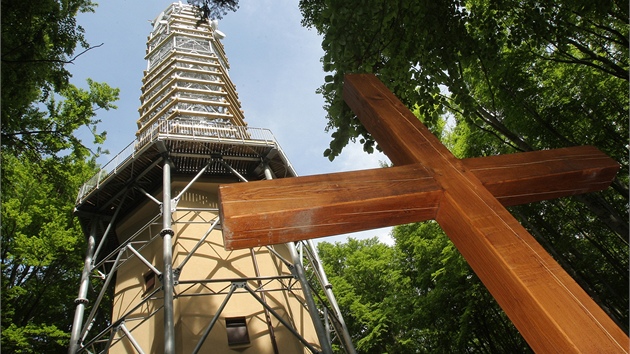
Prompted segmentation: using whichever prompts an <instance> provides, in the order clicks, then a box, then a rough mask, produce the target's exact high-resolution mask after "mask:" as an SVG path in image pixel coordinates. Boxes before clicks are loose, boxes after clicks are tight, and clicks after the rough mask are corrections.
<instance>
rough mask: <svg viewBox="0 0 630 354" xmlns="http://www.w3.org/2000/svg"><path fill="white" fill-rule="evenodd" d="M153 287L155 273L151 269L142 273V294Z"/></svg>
mask: <svg viewBox="0 0 630 354" xmlns="http://www.w3.org/2000/svg"><path fill="white" fill-rule="evenodd" d="M154 288H155V273H154V272H153V271H152V270H149V271H148V272H146V273H144V294H145V295H146V294H147V293H148V292H150V291H151V290H153V289H154Z"/></svg>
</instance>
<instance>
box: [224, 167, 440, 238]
mask: <svg viewBox="0 0 630 354" xmlns="http://www.w3.org/2000/svg"><path fill="white" fill-rule="evenodd" d="M385 172H386V173H385ZM441 195H442V191H441V189H440V188H438V186H437V185H436V184H435V182H434V180H433V178H432V177H431V176H430V175H429V174H428V172H427V171H426V169H424V168H423V167H422V166H421V165H408V166H401V167H394V168H387V169H382V168H379V169H373V170H365V171H358V172H344V173H335V174H328V175H315V176H306V177H298V178H283V179H277V180H273V181H256V182H249V183H240V184H225V185H221V186H220V188H219V200H220V203H221V220H222V228H223V238H224V241H225V247H226V248H227V249H238V248H246V247H256V246H260V245H267V244H277V243H285V242H291V241H298V240H304V239H308V238H314V237H321V236H322V235H336V234H343V233H349V232H355V231H360V230H368V229H373V228H377V227H385V226H392V225H399V224H404V223H410V222H414V221H418V220H429V219H433V218H435V215H436V212H437V208H438V205H439V200H440V198H441Z"/></svg>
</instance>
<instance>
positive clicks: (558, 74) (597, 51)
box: [300, 0, 630, 336]
mask: <svg viewBox="0 0 630 354" xmlns="http://www.w3.org/2000/svg"><path fill="white" fill-rule="evenodd" d="M628 7H629V5H628V3H627V2H622V1H615V0H601V1H586V0H578V1H574V0H571V1H563V0H561V1H555V2H553V3H549V4H547V3H541V2H538V1H513V0H503V1H487V0H459V1H429V0H420V1H417V0H396V1H376V0H361V1H336V0H301V1H300V8H301V11H302V13H303V15H304V19H303V24H304V25H305V26H308V27H312V28H315V29H317V31H318V32H319V33H321V34H322V35H323V41H322V47H323V49H324V51H325V53H324V56H323V58H322V63H323V68H324V71H326V72H327V75H326V77H325V78H324V84H323V85H322V86H321V87H320V88H319V92H320V93H321V94H322V95H323V96H324V98H325V100H326V109H327V113H328V116H327V118H328V120H329V123H328V127H327V128H328V130H329V131H331V132H332V141H331V143H330V148H329V149H327V150H326V151H325V152H324V155H325V156H328V157H329V158H330V159H334V158H335V157H336V156H337V155H338V154H339V153H340V152H341V151H342V149H343V148H344V146H345V145H346V144H347V143H348V142H349V141H351V140H352V141H354V140H359V141H360V142H361V143H362V144H363V145H364V150H366V151H367V152H371V151H373V149H374V148H375V145H376V144H375V142H374V141H373V139H372V138H371V137H370V135H369V134H368V133H367V131H366V130H365V129H364V128H363V127H362V126H361V125H360V123H359V121H358V119H357V118H356V117H355V116H354V114H353V113H352V112H351V111H350V110H349V108H348V107H347V106H346V105H345V104H344V103H343V100H342V98H341V93H342V85H343V76H344V74H346V73H357V72H359V73H375V74H376V75H378V77H379V78H380V79H381V81H383V82H384V83H385V84H386V85H387V86H388V87H389V88H390V89H391V90H392V92H393V93H394V94H395V95H396V96H397V97H399V98H400V99H401V100H402V101H403V103H405V104H406V105H407V106H408V107H410V108H412V109H413V110H414V112H415V113H416V114H417V115H418V116H419V118H420V119H422V120H423V121H424V122H425V124H427V125H428V126H429V128H430V129H431V130H432V131H433V132H434V133H436V134H437V135H439V137H440V138H441V139H442V140H443V141H444V142H445V143H446V144H447V145H448V146H449V148H450V149H451V150H452V151H453V152H454V153H455V154H456V155H457V156H458V157H460V158H464V157H473V156H486V155H494V154H504V153H513V152H519V151H531V150H542V149H550V148H560V147H568V146H575V145H594V146H596V147H598V148H599V149H600V150H602V151H604V152H605V153H607V154H608V155H609V156H611V157H613V158H614V159H615V160H616V161H618V162H619V164H620V165H621V169H620V172H619V173H618V175H617V178H616V179H615V180H614V181H613V183H612V187H611V188H609V189H607V190H606V191H603V192H601V193H590V194H588V195H581V196H575V197H571V198H563V199H561V200H553V201H545V202H540V203H535V204H532V205H525V206H518V207H514V208H511V212H512V213H513V214H514V215H515V216H516V217H517V218H518V219H519V220H520V221H521V223H523V224H524V225H525V226H526V227H527V228H528V230H529V231H530V232H531V233H532V235H534V236H535V237H536V239H537V240H538V241H539V242H540V243H541V244H542V245H543V246H544V247H545V248H546V249H547V250H548V251H549V252H550V253H551V254H552V255H553V256H554V258H556V260H558V262H559V263H560V264H561V265H562V266H563V267H564V269H566V270H567V272H569V274H571V275H572V276H573V277H574V279H575V280H576V281H577V282H578V283H579V284H580V285H581V286H582V287H583V288H584V289H585V290H586V291H587V292H588V293H589V294H590V295H591V296H592V297H593V298H595V299H596V301H597V302H598V303H599V304H600V305H601V306H602V308H603V309H604V310H605V311H607V312H608V313H609V315H610V316H611V317H612V318H613V319H614V320H615V321H616V322H617V323H618V324H619V325H620V326H621V327H622V328H623V329H625V330H626V331H627V330H628V322H629V317H628V303H629V298H628V293H629V286H628V284H629V279H628V266H629V264H628V259H629V254H628V235H629V234H630V233H629V231H628V208H627V205H628V200H629V199H628V170H629V166H628V131H629V126H628V115H629V105H628V91H627V88H628V79H629V75H628V66H629V65H628V60H629V59H628V58H629V51H628V36H629V26H628ZM445 122H446V123H447V124H446V126H445V125H444V123H445ZM401 230H405V229H404V228H402V229H401ZM407 231H409V232H411V230H407ZM397 232H399V231H397ZM420 235H424V233H422V234H418V236H416V237H420ZM418 244H420V243H418ZM469 275H470V276H472V273H471V274H469ZM452 295H454V294H452ZM462 301H464V299H462ZM466 301H468V300H466ZM423 306H429V305H428V304H423ZM459 306H465V305H463V304H460V305H459ZM410 325H411V324H410ZM418 328H420V327H418ZM461 335H462V336H465V333H463V332H462V334H461Z"/></svg>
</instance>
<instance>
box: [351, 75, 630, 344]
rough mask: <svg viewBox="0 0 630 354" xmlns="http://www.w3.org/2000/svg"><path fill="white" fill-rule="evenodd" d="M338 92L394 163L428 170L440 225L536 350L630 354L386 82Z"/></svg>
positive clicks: (358, 82)
mask: <svg viewBox="0 0 630 354" xmlns="http://www.w3.org/2000/svg"><path fill="white" fill-rule="evenodd" d="M343 95H344V99H345V100H346V103H348V105H349V106H350V107H351V108H352V110H353V111H354V112H355V113H356V114H357V116H358V117H359V119H360V120H361V122H362V123H363V125H364V126H365V127H366V129H367V130H368V131H370V133H371V134H372V136H373V137H374V138H375V140H376V141H377V142H378V143H379V146H381V147H382V148H383V150H384V152H385V153H386V154H387V155H388V157H389V158H390V159H391V161H392V162H393V163H394V164H395V165H407V164H415V163H421V164H422V165H423V166H424V167H425V168H426V169H427V170H428V171H429V172H430V173H431V174H432V175H433V177H434V179H435V181H436V183H437V184H438V185H439V186H440V187H441V188H442V189H443V191H444V192H443V197H442V200H441V201H440V206H439V208H438V210H437V215H436V220H437V222H438V223H439V224H440V226H441V227H442V229H444V231H445V232H446V234H447V235H448V236H449V238H450V239H451V240H452V241H453V243H454V244H455V246H456V247H457V248H458V249H459V251H460V252H461V253H462V255H463V256H464V257H465V258H466V260H467V261H468V263H469V264H470V266H471V267H472V268H473V270H474V271H475V272H476V273H477V275H478V276H479V278H480V279H481V280H482V282H483V283H484V285H485V286H486V287H487V288H488V290H489V291H490V293H491V294H492V295H493V296H494V298H495V299H496V300H497V302H498V303H499V305H500V306H501V307H502V308H503V310H504V311H505V312H506V314H507V315H508V317H510V319H511V320H512V322H513V323H514V325H515V326H516V327H517V329H518V330H519V331H520V332H521V334H522V335H523V337H524V338H525V339H526V340H527V342H528V343H529V344H530V346H531V347H532V348H533V349H534V350H535V351H537V352H563V353H569V352H592V353H595V352H598V353H602V352H627V350H628V337H627V335H626V334H625V333H624V332H623V331H621V329H619V327H618V326H617V325H616V324H615V323H614V322H613V321H612V320H611V319H610V318H609V317H608V316H607V315H606V314H605V313H604V311H603V310H602V309H601V308H599V306H598V305H597V304H596V303H595V302H594V301H593V300H592V299H591V298H590V297H589V296H588V295H587V294H586V292H584V290H583V289H582V288H581V287H580V286H579V285H577V283H576V282H575V281H574V280H573V279H572V278H571V277H570V276H569V275H568V274H567V273H566V272H565V271H564V270H563V269H562V268H561V267H560V266H559V265H558V264H557V262H555V260H553V258H551V256H550V255H549V254H548V253H547V252H546V251H545V250H544V249H543V248H542V247H541V246H540V245H539V244H538V243H537V242H536V241H535V240H534V238H533V237H532V236H531V235H530V234H529V233H528V232H527V231H526V230H525V229H524V228H523V227H522V226H521V225H520V224H519V223H518V221H517V220H516V219H514V217H513V216H512V215H511V214H510V213H509V212H508V211H507V210H506V209H505V208H504V207H503V206H502V205H501V203H499V201H497V199H496V198H495V197H494V196H493V195H492V194H491V193H490V192H489V191H488V190H487V189H486V188H485V187H484V186H483V184H482V183H481V182H480V180H479V179H478V178H477V177H475V175H474V174H473V173H472V172H471V171H470V170H469V169H468V168H466V167H465V166H464V164H463V163H462V162H461V161H460V160H458V159H457V158H455V157H454V156H453V155H452V154H451V153H450V151H448V149H447V148H446V147H445V146H444V145H442V144H441V143H440V141H439V140H438V139H437V138H436V137H435V136H433V135H432V134H431V132H430V131H429V130H428V129H427V128H426V127H425V126H424V125H423V124H422V123H421V122H420V121H419V120H418V119H417V118H416V117H415V116H414V115H413V114H412V113H411V112H410V111H409V110H408V109H407V108H406V107H405V106H404V105H403V104H402V102H400V101H399V100H398V99H397V98H396V97H395V96H394V95H393V94H392V93H391V92H390V91H389V90H388V89H387V88H386V87H385V85H383V84H382V83H381V82H380V81H379V80H378V79H376V77H374V76H372V75H347V76H346V81H345V84H344V94H343Z"/></svg>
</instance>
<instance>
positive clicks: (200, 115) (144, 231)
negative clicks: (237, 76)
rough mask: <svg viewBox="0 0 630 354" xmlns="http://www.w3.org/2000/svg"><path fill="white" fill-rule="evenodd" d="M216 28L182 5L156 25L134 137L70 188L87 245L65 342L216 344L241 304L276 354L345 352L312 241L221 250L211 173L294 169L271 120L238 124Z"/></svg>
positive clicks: (230, 176) (273, 173) (257, 175)
mask: <svg viewBox="0 0 630 354" xmlns="http://www.w3.org/2000/svg"><path fill="white" fill-rule="evenodd" d="M222 36H223V34H222V33H220V32H219V31H218V30H217V28H216V23H213V24H200V25H198V23H197V17H196V14H195V12H194V9H193V8H192V7H190V6H188V5H183V4H181V3H174V4H172V5H170V6H169V7H168V8H167V9H166V10H165V11H164V12H163V13H161V14H160V15H159V16H158V17H157V18H156V20H155V21H154V23H153V30H152V32H151V35H150V36H149V39H148V42H147V55H146V60H147V63H148V67H147V71H146V72H145V77H144V79H143V86H142V96H141V102H142V105H141V107H140V109H139V112H140V119H139V120H138V122H137V123H138V133H137V137H136V139H135V140H134V141H133V142H132V143H131V144H129V145H128V146H127V147H126V148H125V149H124V150H123V151H122V152H121V153H120V154H118V155H116V157H115V158H114V159H113V160H112V161H110V162H109V163H108V164H106V165H104V166H103V167H102V169H101V170H100V171H99V172H98V173H97V174H96V175H95V176H94V177H92V178H91V179H90V180H88V181H87V182H86V183H85V184H84V185H83V187H82V188H81V190H80V191H79V195H78V198H77V202H76V215H77V217H78V218H79V220H80V222H81V225H82V227H83V230H84V232H85V234H86V237H87V241H88V242H87V243H88V248H87V253H86V258H85V266H84V269H83V273H82V279H81V284H80V289H79V296H78V298H77V300H76V305H77V306H76V312H75V318H74V322H73V328H72V338H71V344H70V349H69V352H70V353H79V352H89V353H97V352H98V353H102V352H110V351H115V352H134V351H135V352H140V353H143V352H156V351H157V352H165V353H174V352H182V351H191V350H189V349H190V348H192V345H193V344H194V348H193V349H192V352H199V351H205V350H207V349H208V348H215V349H216V348H219V347H220V345H221V344H220V343H218V342H216V341H217V338H218V337H217V335H216V333H215V332H217V331H221V330H223V331H227V327H226V328H223V324H222V323H221V320H222V319H223V317H225V313H227V312H229V311H232V312H235V311H238V310H239V307H243V306H244V305H243V304H245V303H247V304H249V305H247V306H250V307H251V308H255V310H254V311H253V312H252V313H250V314H248V315H247V316H246V317H247V323H248V326H250V325H251V329H250V330H255V328H259V327H261V326H263V325H264V328H265V329H264V330H262V331H259V332H256V335H257V336H258V337H264V338H267V339H265V340H266V341H268V342H271V343H272V344H273V345H272V348H273V352H275V353H279V352H287V351H288V352H312V353H319V352H325V353H328V352H331V351H332V344H333V343H337V344H338V345H340V347H341V348H343V349H344V350H345V351H346V352H348V353H353V352H354V348H353V345H352V343H351V340H350V336H349V334H348V331H347V328H346V326H345V324H344V322H343V319H342V316H341V313H340V310H339V308H338V306H337V303H336V300H335V297H334V295H333V293H332V290H331V288H332V287H331V285H330V284H329V282H328V280H327V278H326V274H325V273H324V270H323V267H322V264H321V262H320V260H319V258H318V255H317V253H316V249H315V246H314V244H313V243H312V242H311V241H305V242H299V243H291V244H286V245H277V246H263V247H259V248H256V249H250V250H246V251H243V252H227V251H225V249H224V248H223V240H222V237H221V232H220V230H221V222H220V219H219V216H218V215H219V210H218V202H217V200H216V198H215V194H216V188H217V186H218V184H219V183H235V182H247V181H249V180H260V179H271V178H288V177H294V176H296V173H295V171H294V169H293V167H292V166H291V164H290V163H289V161H288V159H287V158H286V156H285V154H284V152H283V151H282V149H281V147H280V145H279V144H278V143H277V141H276V140H275V138H274V137H273V134H272V133H271V132H270V131H269V130H267V129H257V128H250V127H247V126H246V124H245V122H244V120H243V112H242V111H241V108H240V102H239V101H238V96H237V93H236V90H235V88H234V85H233V84H232V82H231V80H230V78H229V76H228V64H227V63H228V62H227V58H226V56H225V52H224V49H223V46H222V44H221V43H220V39H221V38H222ZM109 298H111V299H113V300H112V302H113V304H112V306H113V308H114V311H113V313H103V311H104V309H103V306H102V305H103V304H104V303H106V302H107V299H109ZM235 302H236V303H237V306H235V305H234V303H235ZM252 304H253V305H252ZM252 306H253V307H252ZM300 308H301V309H302V310H300ZM201 309H206V310H201ZM106 311H109V310H105V312H106ZM302 312H303V313H304V314H306V319H308V321H304V320H301V319H299V318H298V317H296V316H297V315H298V314H299V313H302ZM187 316H188V317H187ZM258 324H260V326H259V327H256V326H258ZM225 326H227V322H226V325H225ZM157 327H161V328H160V329H159V330H156V328H157ZM305 328H307V329H308V328H312V332H313V333H314V335H311V336H309V334H308V333H307V332H308V331H306V332H304V330H305ZM147 331H149V332H150V333H148V334H147ZM182 337H186V338H185V340H184V339H182ZM288 337H291V338H293V339H291V343H297V347H295V346H294V347H292V348H293V349H287V348H288V347H287V346H286V345H284V344H285V341H288V339H286V338H288ZM256 340H260V339H256ZM213 341H214V342H213ZM184 342H186V343H184ZM286 343H288V342H286ZM279 344H280V345H279ZM298 347H299V348H301V349H299V348H298ZM204 348H205V349H204ZM295 348H298V349H295ZM237 349H238V350H239V351H246V350H247V349H248V348H247V347H239V348H237ZM254 349H255V348H254ZM254 349H252V350H254Z"/></svg>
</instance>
